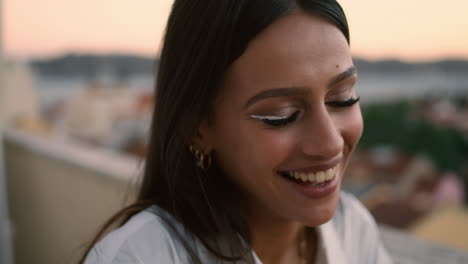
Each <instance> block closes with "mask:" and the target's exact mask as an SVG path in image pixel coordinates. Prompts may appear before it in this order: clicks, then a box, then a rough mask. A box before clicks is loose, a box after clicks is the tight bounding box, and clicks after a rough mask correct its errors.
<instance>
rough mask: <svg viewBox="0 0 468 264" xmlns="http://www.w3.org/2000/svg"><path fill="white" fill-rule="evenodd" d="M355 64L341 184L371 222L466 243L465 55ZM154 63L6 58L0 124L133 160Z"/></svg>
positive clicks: (139, 150) (140, 142) (147, 113)
mask: <svg viewBox="0 0 468 264" xmlns="http://www.w3.org/2000/svg"><path fill="white" fill-rule="evenodd" d="M355 64H356V66H357V67H358V69H359V81H358V84H357V88H356V89H357V92H358V94H359V95H360V96H361V102H362V103H361V106H362V109H363V117H364V122H365V131H364V134H363V137H362V140H361V142H360V145H359V147H358V149H357V150H356V152H355V153H354V156H353V160H352V162H351V164H350V166H349V169H348V171H347V173H346V176H345V179H344V189H346V190H347V191H349V192H351V193H353V194H355V195H356V196H357V197H358V198H359V199H361V200H362V201H363V203H364V204H365V205H366V206H367V207H368V208H369V210H370V211H371V213H372V214H373V215H374V216H375V218H376V219H377V221H378V222H379V223H381V224H385V225H388V226H391V227H396V228H400V229H403V230H406V231H409V232H412V233H414V234H419V235H420V236H421V237H423V238H427V239H432V240H434V241H437V242H441V243H447V244H448V245H450V246H453V247H457V248H460V249H464V250H468V239H467V238H466V237H468V234H466V232H467V230H466V229H467V228H466V223H468V212H467V209H466V202H467V193H466V192H467V190H468V61H463V60H445V61H437V62H428V63H406V62H401V61H390V60H387V61H367V60H363V59H359V58H355ZM157 66H158V61H157V60H153V59H150V58H146V57H136V56H131V55H108V56H95V55H85V54H67V55H64V56H61V57H56V58H49V59H41V60H32V61H28V62H20V61H7V64H6V68H5V73H4V75H5V76H7V79H6V81H7V84H6V86H5V87H6V88H7V89H6V90H5V98H7V100H6V104H7V107H6V109H7V114H6V119H7V123H8V124H9V126H10V127H13V128H14V129H17V130H20V131H24V132H26V133H31V134H34V135H37V136H39V137H42V138H47V139H53V140H54V141H57V142H74V143H77V144H82V145H86V146H89V147H92V148H96V149H105V150H106V151H111V152H113V153H117V154H118V155H125V156H133V157H136V158H138V159H143V157H144V156H145V153H146V151H147V149H146V142H147V135H148V128H149V124H150V120H151V112H152V109H153V105H154V99H153V89H154V80H155V73H156V72H157ZM456 223H458V226H457V224H456ZM434 226H436V227H434ZM461 227H463V228H461ZM450 228H453V230H455V231H454V232H465V234H466V235H458V236H451V235H450V234H449V235H447V230H448V229H450ZM433 230H437V231H433ZM440 230H445V231H440ZM460 230H464V231H460ZM438 232H439V233H442V234H439V233H438ZM447 236H449V237H447Z"/></svg>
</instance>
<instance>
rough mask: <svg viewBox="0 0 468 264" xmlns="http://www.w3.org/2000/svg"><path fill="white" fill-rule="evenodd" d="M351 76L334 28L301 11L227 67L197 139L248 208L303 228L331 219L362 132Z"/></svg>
mask: <svg viewBox="0 0 468 264" xmlns="http://www.w3.org/2000/svg"><path fill="white" fill-rule="evenodd" d="M356 79H357V76H356V71H355V68H354V66H353V62H352V57H351V54H350V50H349V47H348V44H347V41H346V39H345V37H344V36H343V34H342V33H341V32H340V31H339V29H338V28H336V27H335V26H334V25H332V24H330V23H328V22H327V21H326V20H323V19H321V18H319V17H316V16H312V15H308V14H305V13H303V12H300V11H294V12H292V13H290V14H288V15H286V16H284V17H281V18H280V19H278V20H277V21H275V22H274V23H273V24H271V25H270V26H269V27H268V28H266V29H265V30H264V31H263V32H262V33H260V34H259V35H258V36H257V37H256V38H254V39H253V40H252V41H251V42H250V43H249V46H248V48H247V49H246V51H245V52H244V54H242V56H241V57H239V58H238V59H237V60H236V61H235V62H234V63H233V64H232V65H231V66H230V67H229V68H228V70H227V71H226V76H225V80H224V84H223V87H222V88H221V91H220V94H219V96H218V100H217V102H216V104H215V108H214V113H213V120H212V122H210V123H209V125H206V124H205V125H202V126H201V128H200V135H201V136H200V139H201V144H202V145H203V149H205V150H213V151H214V153H215V154H214V155H215V156H216V159H217V161H218V162H219V165H220V167H221V168H222V169H223V170H224V171H225V172H226V174H227V175H228V177H230V178H231V179H232V180H233V181H234V182H235V183H237V184H238V185H239V186H240V187H241V189H242V190H244V191H245V197H247V201H248V206H249V210H250V211H256V212H264V213H266V214H267V215H268V216H267V217H270V218H271V219H273V218H277V219H283V220H288V221H295V222H301V223H303V224H306V225H309V226H316V225H319V224H322V223H324V222H326V221H328V220H329V219H330V218H331V217H332V216H333V214H334V212H335V209H336V206H337V202H338V197H339V189H340V183H341V179H342V178H343V174H344V171H345V168H346V166H347V163H348V161H349V158H350V155H351V153H352V151H353V149H354V148H355V146H356V144H357V142H358V140H359V138H360V136H361V133H362V117H361V111H360V107H359V104H358V103H357V102H356V101H357V100H354V99H356V93H355V91H354V88H353V87H354V84H355V82H356Z"/></svg>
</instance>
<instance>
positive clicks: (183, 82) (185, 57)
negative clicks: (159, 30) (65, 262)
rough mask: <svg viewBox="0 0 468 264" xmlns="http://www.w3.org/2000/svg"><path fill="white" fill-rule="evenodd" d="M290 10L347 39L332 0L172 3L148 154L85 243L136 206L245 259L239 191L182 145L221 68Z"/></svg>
mask: <svg viewBox="0 0 468 264" xmlns="http://www.w3.org/2000/svg"><path fill="white" fill-rule="evenodd" d="M295 8H299V9H301V10H304V11H305V12H307V13H310V14H311V15H317V16H320V17H323V18H325V19H327V20H328V21H329V22H330V23H332V24H334V25H336V26H337V27H338V28H339V29H340V30H341V32H342V33H343V34H344V36H345V37H346V39H347V40H348V43H349V31H348V25H347V21H346V17H345V14H344V12H343V10H342V8H341V7H340V5H339V4H338V3H337V2H336V1H334V0H297V1H292V0H203V1H202V0H175V1H174V4H173V6H172V11H171V14H170V16H169V20H168V24H167V29H166V35H165V38H164V44H163V48H162V51H161V57H160V64H159V72H158V77H157V89H156V97H155V98H156V104H155V109H154V113H153V121H152V126H151V135H150V142H149V153H148V155H147V158H146V163H145V170H144V175H143V180H142V182H141V187H140V191H139V195H138V198H137V201H136V202H135V203H134V204H132V205H130V206H129V207H127V208H124V209H122V210H121V211H120V212H118V213H117V214H116V215H115V216H114V217H112V218H111V219H110V220H109V221H108V222H107V223H106V224H105V225H104V227H103V228H102V230H101V232H100V233H99V234H98V235H97V236H96V238H95V239H94V241H93V242H92V244H91V246H92V245H94V244H95V243H96V241H98V240H99V239H100V237H101V236H102V235H103V234H104V233H105V230H107V229H109V227H111V226H112V225H113V224H115V223H116V222H118V223H120V224H123V223H125V222H126V221H127V220H128V219H129V218H130V217H132V216H133V215H135V214H136V213H138V212H140V211H141V210H143V209H144V208H146V207H148V206H150V205H157V206H159V207H160V208H162V209H164V210H165V211H167V212H168V213H169V214H171V215H172V216H173V217H175V218H176V219H177V220H178V221H180V223H181V224H182V225H183V226H184V227H185V228H187V230H189V231H190V232H191V233H193V234H194V235H195V236H196V237H197V238H198V239H200V240H201V241H202V242H203V244H204V245H205V246H206V247H207V249H208V250H210V251H211V252H212V253H213V254H214V255H215V256H217V257H218V258H220V259H223V260H239V259H244V260H245V261H247V262H252V263H253V259H252V256H251V253H250V252H251V249H250V247H249V245H250V232H249V228H248V225H247V223H246V220H245V219H244V213H243V209H242V208H243V206H242V203H243V202H244V201H243V200H242V197H243V196H242V192H241V191H240V190H238V189H237V187H236V185H235V184H232V183H230V182H229V179H228V177H225V176H224V174H223V171H222V170H221V169H220V168H219V167H218V166H217V163H216V157H214V162H213V165H212V166H211V167H210V168H209V169H208V170H202V169H200V168H198V167H197V166H196V162H195V160H194V157H193V155H192V154H191V153H190V151H189V150H188V147H187V146H188V144H189V139H190V138H193V136H194V135H195V133H196V131H197V129H198V126H199V124H200V122H202V121H203V120H206V119H207V118H209V117H210V114H211V112H212V108H213V103H214V102H215V99H216V97H217V95H218V93H219V89H220V86H221V81H222V79H223V74H224V72H225V70H226V69H227V68H228V66H229V65H230V64H231V63H232V62H233V61H235V60H236V59H237V58H238V57H239V56H240V55H241V54H242V53H243V52H244V51H245V49H246V48H247V45H248V44H249V42H250V41H251V40H252V39H253V38H254V37H255V36H256V35H257V34H258V33H260V32H261V31H262V30H264V29H265V28H266V27H267V26H268V25H270V24H271V23H272V22H273V21H275V20H276V19H278V18H279V17H281V16H283V15H285V14H287V13H288V12H290V11H291V10H293V9H295ZM168 222H169V223H168V224H169V226H172V225H171V223H170V221H168ZM239 235H240V236H239ZM179 238H180V239H181V242H182V244H183V245H184V246H185V247H186V249H187V251H188V253H189V256H190V257H191V258H192V261H191V262H192V263H201V261H200V259H199V258H198V256H197V255H196V253H195V251H194V250H193V249H191V248H190V246H188V243H186V242H187V241H184V239H183V238H182V236H179ZM220 240H223V241H222V242H223V243H227V244H228V245H229V246H230V249H231V250H230V252H228V253H226V252H223V251H221V249H220V247H219V244H220V243H221V241H220ZM91 246H90V247H91ZM87 251H89V249H88V250H87Z"/></svg>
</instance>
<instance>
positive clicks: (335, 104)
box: [325, 96, 360, 107]
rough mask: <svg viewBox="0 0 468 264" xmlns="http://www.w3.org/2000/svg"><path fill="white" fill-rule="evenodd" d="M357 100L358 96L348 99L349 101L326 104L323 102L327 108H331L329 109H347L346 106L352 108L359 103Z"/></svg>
mask: <svg viewBox="0 0 468 264" xmlns="http://www.w3.org/2000/svg"><path fill="white" fill-rule="evenodd" d="M359 99H360V97H359V96H358V97H356V98H350V99H348V100H345V101H328V102H325V104H326V105H328V106H331V107H348V106H352V105H354V104H355V103H357V102H359Z"/></svg>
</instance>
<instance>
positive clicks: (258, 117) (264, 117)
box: [250, 115, 287, 120]
mask: <svg viewBox="0 0 468 264" xmlns="http://www.w3.org/2000/svg"><path fill="white" fill-rule="evenodd" d="M250 117H252V118H255V119H260V120H281V119H285V118H287V116H262V115H250Z"/></svg>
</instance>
